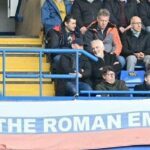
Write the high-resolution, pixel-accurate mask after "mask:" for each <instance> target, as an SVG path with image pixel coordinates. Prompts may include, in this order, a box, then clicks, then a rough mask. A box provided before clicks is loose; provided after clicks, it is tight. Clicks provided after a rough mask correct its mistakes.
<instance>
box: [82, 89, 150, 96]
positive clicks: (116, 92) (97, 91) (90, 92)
mask: <svg viewBox="0 0 150 150" xmlns="http://www.w3.org/2000/svg"><path fill="white" fill-rule="evenodd" d="M80 93H81V94H87V95H88V96H91V94H98V95H100V94H118V95H121V94H135V95H137V94H150V92H149V91H130V90H129V91H121V90H118V91H116V90H115V91H105V90H103V91H102V90H89V91H87V90H82V91H80Z"/></svg>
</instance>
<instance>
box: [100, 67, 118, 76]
mask: <svg viewBox="0 0 150 150" xmlns="http://www.w3.org/2000/svg"><path fill="white" fill-rule="evenodd" d="M108 71H112V72H114V73H115V70H114V68H113V67H112V66H104V67H103V69H102V75H106V74H107V72H108Z"/></svg>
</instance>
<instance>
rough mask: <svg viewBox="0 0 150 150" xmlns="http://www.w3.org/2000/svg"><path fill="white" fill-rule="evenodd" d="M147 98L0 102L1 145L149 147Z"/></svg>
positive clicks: (37, 149)
mask: <svg viewBox="0 0 150 150" xmlns="http://www.w3.org/2000/svg"><path fill="white" fill-rule="evenodd" d="M149 135H150V101H149V100H131V101H130V100H109V101H106V100H99V101H94V100H91V101H89V100H87V101H86V100H84V101H82V100H78V101H58V102H57V101H51V102H50V101H49V102H48V101H47V102H46V101H45V102H42V101H40V102H0V146H1V145H2V146H5V147H7V149H11V150H12V149H15V150H17V149H19V150H21V149H22V150H23V149H26V150H31V149H33V150H50V149H53V150H54V149H57V150H58V149H61V150H62V149H68V150H70V149H71V150H73V149H96V148H108V147H119V146H128V145H148V144H150V137H149Z"/></svg>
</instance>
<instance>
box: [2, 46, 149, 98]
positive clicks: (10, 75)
mask: <svg viewBox="0 0 150 150" xmlns="http://www.w3.org/2000/svg"><path fill="white" fill-rule="evenodd" d="M0 53H2V58H3V60H2V62H3V66H2V67H3V68H2V70H3V91H2V97H1V98H0V99H7V100H9V98H10V100H12V97H9V98H8V97H7V96H6V78H39V83H40V87H39V91H40V94H39V96H38V97H36V96H35V97H34V98H33V97H32V99H35V100H40V99H41V98H43V97H44V98H46V99H47V98H49V97H46V96H43V95H42V89H43V83H42V79H44V78H47V79H48V78H52V79H53V78H55V79H61V78H64V79H69V78H70V79H71V78H72V79H75V80H76V96H75V97H71V98H69V97H68V98H67V97H64V99H66V100H73V99H78V96H79V77H78V74H76V75H67V74H46V73H43V68H42V56H43V54H48V53H57V54H60V53H75V54H76V72H78V71H79V65H78V64H79V54H83V55H85V56H87V57H89V58H90V59H92V60H93V61H97V57H95V56H93V55H91V54H90V53H88V52H86V51H84V50H73V49H42V48H32V49H31V48H15V49H14V48H1V49H0ZM7 53H9V54H10V53H12V54H13V53H19V54H20V53H36V54H39V72H38V73H28V74H25V73H16V72H15V73H12V72H11V73H8V72H6V65H7V64H6V57H7V55H6V54H7ZM80 93H81V94H83V95H86V96H85V97H82V98H81V97H80V99H86V100H87V99H88V97H90V99H93V98H92V95H94V99H102V98H103V99H116V97H115V98H112V97H111V98H108V97H103V96H102V97H99V95H103V94H129V95H130V96H129V97H128V99H130V98H131V97H133V94H149V93H150V92H149V91H80ZM96 95H97V97H95V96H96ZM13 98H14V99H15V100H19V99H20V98H21V99H25V96H24V97H19V96H16V97H13ZM26 98H27V99H30V98H31V97H30V96H26ZM53 99H55V100H61V99H62V97H61V98H58V97H57V98H56V97H53ZM120 99H123V97H120ZM136 99H137V97H136Z"/></svg>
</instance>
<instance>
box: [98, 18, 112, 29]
mask: <svg viewBox="0 0 150 150" xmlns="http://www.w3.org/2000/svg"><path fill="white" fill-rule="evenodd" d="M97 21H98V25H99V27H100V28H101V29H102V30H104V29H105V28H106V26H107V24H108V22H109V16H99V17H98V18H97Z"/></svg>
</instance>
